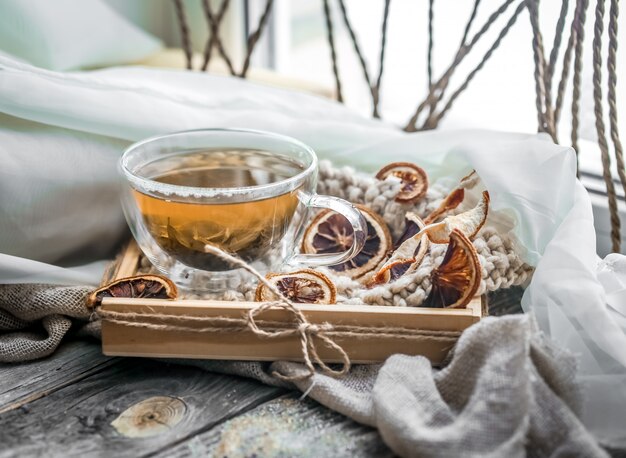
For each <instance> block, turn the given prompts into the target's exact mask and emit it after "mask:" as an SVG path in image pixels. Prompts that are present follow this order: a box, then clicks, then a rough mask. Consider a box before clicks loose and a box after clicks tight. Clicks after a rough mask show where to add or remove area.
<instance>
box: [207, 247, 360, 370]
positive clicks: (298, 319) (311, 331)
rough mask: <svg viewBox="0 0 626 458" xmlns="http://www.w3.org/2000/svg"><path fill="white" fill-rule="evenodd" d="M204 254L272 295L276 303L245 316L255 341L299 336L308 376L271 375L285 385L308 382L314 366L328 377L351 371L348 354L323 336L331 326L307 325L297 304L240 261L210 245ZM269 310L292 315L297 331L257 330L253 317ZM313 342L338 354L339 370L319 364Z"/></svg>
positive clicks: (265, 305) (315, 346)
mask: <svg viewBox="0 0 626 458" xmlns="http://www.w3.org/2000/svg"><path fill="white" fill-rule="evenodd" d="M205 251H206V252H207V253H210V254H212V255H214V256H217V257H218V258H220V259H222V260H223V261H226V262H228V263H229V264H231V265H232V266H237V267H241V268H242V269H244V270H246V271H248V272H250V273H251V274H252V275H254V276H255V277H256V278H257V279H258V280H259V281H260V282H261V283H263V284H264V285H265V286H266V287H267V288H269V290H270V291H271V292H272V293H274V294H275V295H276V297H277V298H278V300H277V301H276V302H268V303H264V304H261V305H259V306H258V307H255V308H253V309H251V310H250V311H249V312H248V315H247V317H246V324H247V327H248V329H250V331H252V333H253V334H254V335H256V336H258V337H263V338H267V339H277V338H281V337H291V336H294V335H299V336H300V345H301V348H302V359H303V360H304V365H305V366H306V368H307V372H306V373H305V374H302V375H291V376H287V375H283V374H280V373H278V372H276V371H274V372H273V373H272V375H273V376H274V377H276V378H278V379H281V380H285V381H296V380H305V379H308V378H310V377H311V376H313V375H314V374H315V367H314V366H313V364H314V363H315V364H317V365H318V366H319V367H320V369H321V370H322V372H323V373H324V374H326V375H330V376H332V377H342V376H344V375H346V374H347V373H348V372H349V371H350V366H351V363H350V358H349V357H348V354H347V353H346V351H345V350H344V349H343V348H341V346H340V345H338V344H337V343H335V342H334V341H333V340H332V339H331V338H330V337H328V336H327V335H326V332H328V331H332V330H333V326H332V325H330V324H328V323H324V324H321V325H318V324H313V323H309V322H308V320H307V319H306V317H305V316H304V314H303V313H302V312H301V311H300V310H299V309H298V307H297V306H296V304H294V303H293V302H292V301H291V300H289V299H288V298H287V297H285V296H284V295H283V294H282V293H281V292H280V291H279V290H278V288H276V286H274V285H273V284H271V283H270V282H269V281H267V279H266V278H265V277H264V276H263V275H261V273H259V272H258V271H257V270H256V269H255V268H254V267H252V266H251V265H250V264H248V263H247V262H245V261H243V260H242V259H239V258H237V257H235V256H232V255H230V254H228V253H226V252H224V251H223V250H221V249H219V248H217V247H215V246H212V245H206V246H205ZM272 309H283V310H285V311H287V312H289V313H290V314H291V315H293V318H294V321H295V324H296V327H294V328H292V329H285V330H271V331H267V330H264V329H262V328H261V327H259V326H258V324H257V321H256V317H257V316H258V315H259V314H261V313H263V312H265V311H267V310H272ZM316 338H317V339H319V340H321V341H322V343H323V344H324V345H326V346H327V347H329V348H332V349H333V350H335V351H336V352H337V353H338V354H339V356H340V357H341V360H342V368H341V370H336V369H332V368H331V367H329V366H328V365H326V364H325V363H324V362H323V361H322V359H321V358H320V356H319V354H318V352H317V344H316V343H315V339H316Z"/></svg>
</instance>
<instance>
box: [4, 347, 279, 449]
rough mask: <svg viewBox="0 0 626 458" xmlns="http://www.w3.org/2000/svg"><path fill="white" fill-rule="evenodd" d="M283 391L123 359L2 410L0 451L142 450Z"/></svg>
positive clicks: (182, 436) (174, 441)
mask: <svg viewBox="0 0 626 458" xmlns="http://www.w3.org/2000/svg"><path fill="white" fill-rule="evenodd" d="M283 393H284V390H281V389H279V388H275V387H270V386H266V385H263V384H261V383H259V382H256V381H253V380H249V379H243V378H239V377H234V376H227V375H217V374H212V373H209V372H206V371H203V370H201V369H197V368H193V367H188V366H181V365H175V364H168V363H166V362H164V361H151V360H139V359H134V360H123V361H120V362H119V363H117V364H114V365H111V366H110V367H107V368H106V369H105V370H103V371H101V372H99V373H97V374H94V375H92V376H89V377H86V378H84V379H82V380H80V381H77V382H76V383H73V384H71V385H69V386H66V387H64V388H61V389H59V390H57V391H54V392H52V393H50V394H49V395H48V396H46V397H43V398H40V399H37V400H35V401H33V402H30V403H27V404H25V405H23V406H22V407H20V408H18V409H14V410H11V411H9V412H6V413H4V414H2V415H0V443H1V444H2V446H1V447H0V457H13V456H63V457H66V456H81V457H82V456H106V457H111V456H115V457H125V456H132V457H135V456H145V455H149V454H151V453H154V452H157V451H159V450H161V449H163V448H164V447H172V446H174V445H176V444H177V443H179V442H181V441H185V440H188V439H190V438H192V437H193V436H194V435H196V434H198V433H201V432H203V431H206V430H208V429H210V428H212V427H213V426H215V425H217V424H218V423H220V422H222V421H224V420H226V419H229V418H232V417H234V416H236V415H238V414H240V413H242V412H246V411H247V410H249V409H252V408H254V407H256V406H257V405H260V404H262V403H264V402H266V401H268V400H271V399H274V398H275V397H277V396H279V395H281V394H283Z"/></svg>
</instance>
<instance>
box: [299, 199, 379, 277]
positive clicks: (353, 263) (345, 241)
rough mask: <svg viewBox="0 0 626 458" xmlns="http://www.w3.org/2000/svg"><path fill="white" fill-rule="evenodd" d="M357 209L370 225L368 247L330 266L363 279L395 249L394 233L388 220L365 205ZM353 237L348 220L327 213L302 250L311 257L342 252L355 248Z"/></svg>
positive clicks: (315, 222) (314, 225)
mask: <svg viewBox="0 0 626 458" xmlns="http://www.w3.org/2000/svg"><path fill="white" fill-rule="evenodd" d="M355 207H356V208H358V209H359V211H360V212H361V214H362V215H363V217H364V218H365V221H366V222H367V237H366V239H365V245H364V246H363V249H362V250H361V251H360V252H359V253H358V254H357V255H356V256H355V257H353V258H352V259H351V260H349V261H346V262H343V263H341V264H337V265H334V266H330V267H329V269H331V270H333V271H335V272H337V273H339V274H342V275H346V276H348V277H350V278H359V277H361V276H363V275H365V274H366V273H368V272H371V271H372V270H374V269H375V268H376V267H378V266H379V265H380V263H381V262H382V261H383V260H384V259H385V257H386V256H387V253H388V252H389V250H390V249H391V234H390V233H389V229H388V228H387V224H385V221H384V220H383V219H382V218H381V217H380V216H378V215H377V214H376V213H374V212H373V211H372V210H370V209H369V208H367V207H364V206H363V205H355ZM352 237H353V231H352V226H351V225H350V223H349V222H348V220H347V219H346V218H344V217H343V216H342V215H340V214H339V213H335V212H333V211H332V210H324V211H322V212H321V213H320V214H318V215H317V216H316V217H315V218H314V219H313V221H312V222H311V224H309V227H308V228H307V229H306V231H305V232H304V237H303V239H302V251H303V252H304V253H308V254H315V253H339V252H342V251H345V250H347V249H348V248H349V247H350V246H351V245H352Z"/></svg>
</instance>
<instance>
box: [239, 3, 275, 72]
mask: <svg viewBox="0 0 626 458" xmlns="http://www.w3.org/2000/svg"><path fill="white" fill-rule="evenodd" d="M273 4H274V0H267V1H266V2H265V10H264V11H263V15H262V16H261V19H260V20H259V26H258V27H257V29H256V30H255V31H254V32H253V33H252V34H251V35H250V36H249V37H248V43H247V52H246V57H245V60H244V62H243V68H242V69H241V73H239V76H240V77H241V78H245V77H246V74H247V73H248V68H249V67H250V59H251V58H252V52H253V51H254V48H255V46H256V44H257V43H258V41H259V38H261V33H262V32H263V28H264V27H265V25H266V24H267V20H268V18H269V15H270V13H271V11H272V5H273Z"/></svg>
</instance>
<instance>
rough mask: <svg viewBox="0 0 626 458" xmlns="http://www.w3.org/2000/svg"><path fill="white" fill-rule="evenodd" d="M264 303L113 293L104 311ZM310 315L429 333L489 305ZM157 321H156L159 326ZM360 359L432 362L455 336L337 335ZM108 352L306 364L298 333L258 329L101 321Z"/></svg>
mask: <svg viewBox="0 0 626 458" xmlns="http://www.w3.org/2000/svg"><path fill="white" fill-rule="evenodd" d="M140 254H141V253H140V251H139V249H138V248H137V246H136V245H135V244H134V243H131V244H130V245H129V246H128V248H127V249H126V250H125V252H124V253H123V256H122V257H121V259H119V260H118V261H117V262H116V263H115V265H114V266H113V268H112V269H111V270H110V271H109V274H108V276H107V278H105V279H104V281H105V282H108V281H111V280H113V279H118V278H123V277H127V276H131V275H134V274H135V273H136V272H137V268H138V265H139V260H140ZM258 305H259V303H258V302H224V301H212V300H184V299H183V300H175V301H172V300H160V299H127V298H106V299H104V300H103V302H102V306H101V307H102V310H103V311H112V312H135V313H151V314H167V315H183V316H190V315H191V316H202V317H216V316H223V317H231V318H241V317H242V316H244V315H245V314H246V313H247V312H248V311H249V310H250V309H252V308H254V307H257V306H258ZM300 310H301V311H302V312H303V314H304V315H305V317H306V319H307V320H308V321H309V322H311V323H315V324H322V323H329V324H331V325H357V326H368V327H372V329H374V330H375V329H376V328H382V327H402V328H405V329H415V330H416V331H421V332H424V331H426V333H428V332H429V331H435V332H437V331H449V332H452V333H453V334H454V333H455V332H458V333H460V332H462V331H463V330H465V329H466V328H468V327H469V326H471V325H472V324H474V323H476V322H478V321H479V320H480V319H481V318H482V317H483V316H485V315H486V312H485V311H486V303H485V300H484V299H483V298H481V297H476V298H474V299H473V300H472V301H471V302H470V303H469V304H468V306H467V308H465V309H431V308H421V307H385V306H373V305H301V306H300ZM263 319H264V320H272V321H282V322H285V323H288V322H290V321H291V319H292V317H291V316H290V314H289V313H288V312H287V311H285V310H270V311H267V312H264V313H263ZM158 321H159V320H158V319H156V320H155V321H154V322H155V323H158ZM177 324H179V325H183V324H184V325H185V326H191V327H193V326H199V324H198V323H197V322H193V321H189V322H184V321H183V322H178V323H177ZM334 340H335V342H336V343H337V344H339V345H340V346H341V347H342V348H343V349H344V350H345V351H346V352H347V354H348V356H349V357H350V360H351V361H352V362H354V363H376V362H381V361H384V360H385V359H386V358H387V357H389V356H390V355H393V354H396V353H402V354H407V355H423V356H426V357H427V358H429V359H430V360H431V362H432V363H433V364H439V363H441V362H442V361H443V360H444V358H445V357H446V355H447V354H448V352H449V351H450V349H451V348H452V347H453V346H454V340H453V339H452V340H451V339H450V338H449V337H448V338H446V339H442V338H437V337H436V336H434V337H432V336H431V338H425V339H423V340H419V341H415V340H407V339H405V338H402V337H395V336H385V337H380V338H379V337H376V338H362V337H341V338H339V337H338V338H336V339H334ZM317 349H318V352H319V355H320V357H321V358H322V360H324V361H325V362H340V361H339V360H338V359H337V358H338V355H337V353H336V352H335V351H333V350H330V349H328V348H326V347H325V346H323V345H318V346H317ZM102 350H103V352H104V354H106V355H111V356H145V357H163V358H199V359H223V360H248V361H276V360H289V361H301V360H302V353H301V345H300V341H299V339H298V337H296V336H293V337H284V338H280V339H266V338H260V337H257V336H256V335H254V334H253V333H252V332H251V331H247V330H246V331H236V332H235V331H233V332H223V333H222V332H220V333H217V334H216V333H199V332H193V331H164V330H155V329H147V328H139V327H129V326H126V325H123V324H118V323H113V322H108V321H104V322H103V323H102Z"/></svg>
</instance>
